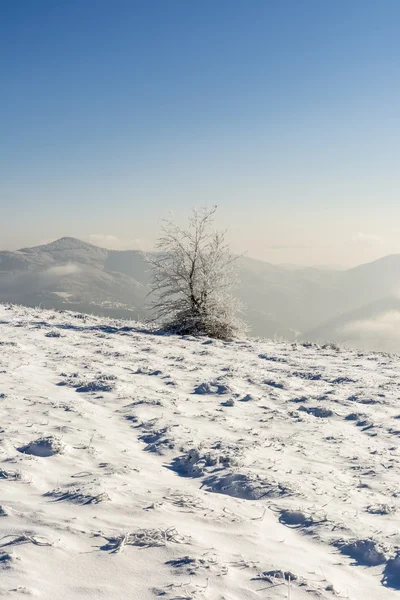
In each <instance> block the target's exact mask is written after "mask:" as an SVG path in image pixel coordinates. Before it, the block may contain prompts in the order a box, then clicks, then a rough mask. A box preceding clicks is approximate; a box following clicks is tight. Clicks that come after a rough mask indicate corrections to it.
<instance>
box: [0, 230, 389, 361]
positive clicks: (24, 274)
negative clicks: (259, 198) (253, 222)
mask: <svg viewBox="0 0 400 600" xmlns="http://www.w3.org/2000/svg"><path fill="white" fill-rule="evenodd" d="M239 271H240V272H239V275H240V284H239V285H238V287H237V289H236V294H237V295H238V296H239V297H240V298H241V299H242V300H243V302H244V304H245V306H246V320H247V321H248V323H249V325H250V328H251V335H254V336H261V337H278V338H285V339H288V340H295V339H299V338H300V339H307V338H309V339H321V336H327V337H324V338H323V339H325V340H331V341H344V342H349V343H351V344H355V345H357V343H358V341H360V344H361V346H362V344H363V340H362V339H361V337H360V338H358V337H357V334H356V333H355V332H356V329H354V328H352V327H347V325H348V319H349V318H352V317H353V316H354V318H356V319H358V318H360V317H359V315H366V314H367V313H368V311H369V307H372V306H374V307H375V308H377V307H379V306H381V307H382V311H383V312H380V313H379V315H378V320H377V321H376V315H375V313H374V315H373V318H374V319H375V323H378V324H377V325H375V329H374V328H373V331H376V335H375V334H374V335H372V334H371V335H370V336H369V337H368V343H369V344H370V346H369V348H370V349H378V350H397V351H400V337H399V339H398V340H394V339H392V338H391V339H390V340H388V342H387V343H386V339H385V331H386V328H385V327H382V328H381V329H380V330H379V323H380V322H381V320H382V319H383V321H385V319H386V316H385V315H386V312H384V311H385V310H386V308H385V305H386V304H388V303H389V302H388V299H389V298H395V297H396V296H397V293H398V291H399V282H400V255H392V256H387V257H384V258H382V259H379V260H377V261H374V262H372V263H369V264H365V265H360V266H359V267H356V268H353V269H348V270H345V271H335V270H329V269H315V268H296V267H288V266H278V265H271V264H268V263H265V262H263V261H259V260H255V259H251V258H241V259H240V262H239ZM148 291H149V273H148V267H147V265H146V263H145V260H144V258H143V255H142V253H141V252H139V251H135V250H127V251H115V250H107V249H104V248H98V247H96V246H93V245H91V244H87V243H85V242H82V241H80V240H77V239H74V238H61V239H60V240H57V241H55V242H52V243H50V244H46V245H42V246H37V247H34V248H23V249H21V250H19V251H17V252H0V302H12V303H18V304H23V305H26V306H32V307H34V306H42V307H44V308H56V309H67V310H76V311H81V312H85V313H89V314H96V315H99V316H111V317H114V318H128V319H132V318H135V319H141V320H143V319H146V318H147V317H148V316H149V314H148V311H147V309H146V303H147V302H146V298H147V294H148ZM375 308H373V311H375ZM396 312H397V308H396ZM371 318H372V315H371ZM335 323H337V324H338V326H336V325H335ZM342 323H343V324H345V325H346V331H350V330H351V331H352V334H351V335H350V336H347V337H346V336H343V330H342V328H341V326H340V324H342Z"/></svg>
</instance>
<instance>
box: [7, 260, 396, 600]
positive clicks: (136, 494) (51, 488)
mask: <svg viewBox="0 0 400 600" xmlns="http://www.w3.org/2000/svg"><path fill="white" fill-rule="evenodd" d="M71 250H73V249H71ZM0 348H1V350H2V352H1V353H0V423H1V431H0V450H1V453H0V478H1V486H2V494H1V496H2V500H1V501H2V504H1V507H0V523H1V525H2V535H1V536H0V538H1V539H0V564H1V566H2V577H1V580H0V596H3V597H4V598H11V597H14V596H16V597H17V596H18V594H21V595H22V594H23V595H24V596H33V597H38V598H42V599H43V600H53V599H54V598H59V599H68V600H81V599H82V600H83V599H87V598H96V599H97V598H107V600H120V599H121V598H124V599H125V598H135V599H136V598H138V599H139V598H140V600H150V599H153V598H157V597H163V598H165V599H166V600H178V599H179V600H183V599H186V600H187V599H198V600H228V599H229V600H258V599H260V598H267V597H268V598H270V599H271V600H278V599H285V598H286V599H287V598H292V599H293V600H307V599H310V598H319V599H320V600H333V599H334V598H337V597H339V598H340V597H341V598H348V599H349V600H360V598H363V599H364V598H368V600H392V599H393V600H395V598H397V597H398V592H399V589H400V535H399V530H398V509H399V497H400V496H399V487H398V481H399V475H400V473H399V471H400V456H399V445H398V440H399V435H400V429H399V416H400V415H399V409H398V393H399V392H398V371H399V360H400V359H399V357H397V356H386V355H383V354H375V353H359V352H357V351H351V350H341V349H340V348H338V347H334V346H327V347H324V348H321V347H318V346H315V345H312V344H304V345H303V344H288V343H274V342H272V341H266V340H251V339H247V340H242V341H232V342H221V341H215V340H210V339H206V338H198V339H197V338H193V337H181V338H179V337H167V336H159V335H154V334H152V333H151V332H148V331H146V330H144V329H143V327H141V326H140V325H139V324H137V323H133V322H126V321H117V320H110V319H105V318H100V317H95V316H87V315H84V314H80V313H71V312H68V311H65V312H63V313H56V312H52V311H45V310H38V309H32V308H24V307H13V306H0ZM355 449H356V451H355Z"/></svg>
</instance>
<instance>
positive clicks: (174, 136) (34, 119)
mask: <svg viewBox="0 0 400 600" xmlns="http://www.w3.org/2000/svg"><path fill="white" fill-rule="evenodd" d="M399 31H400V1H399V0H141V1H136V0H112V1H111V0H35V1H33V0H18V1H17V0H0V77H1V79H0V82H1V83H0V85H1V93H0V209H1V212H0V215H1V219H0V246H1V247H2V248H17V247H20V246H27V245H33V244H37V243H40V242H43V241H47V240H50V239H54V238H57V237H61V236H63V235H70V236H75V237H80V238H84V239H87V240H89V241H93V242H94V243H98V244H99V245H107V246H112V247H116V248H125V247H138V246H141V247H144V248H149V247H151V245H152V244H153V242H154V238H155V235H156V232H157V228H158V225H159V219H160V217H163V216H167V213H168V210H170V209H171V210H173V211H174V212H175V213H176V214H177V215H178V216H179V217H181V215H183V214H184V212H185V209H189V208H190V207H191V206H192V205H193V204H214V203H216V204H218V205H219V224H220V225H222V226H226V227H228V228H229V229H230V236H231V240H232V244H233V247H234V249H235V250H238V251H245V250H247V251H248V253H249V255H251V256H256V257H259V258H263V259H266V260H269V261H272V262H278V263H279V262H290V263H298V264H313V265H315V264H343V265H349V264H355V263H359V262H365V261H368V260H371V259H374V258H377V257H379V256H382V255H384V254H388V253H392V252H400V193H399V192H400V35H399Z"/></svg>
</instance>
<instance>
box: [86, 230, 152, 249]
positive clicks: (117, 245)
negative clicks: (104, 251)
mask: <svg viewBox="0 0 400 600" xmlns="http://www.w3.org/2000/svg"><path fill="white" fill-rule="evenodd" d="M85 239H86V241H88V242H89V243H90V244H94V245H95V246H100V247H101V248H108V249H109V250H136V249H137V248H139V247H140V245H141V240H140V239H139V238H136V239H130V240H124V239H120V238H118V237H116V236H115V235H111V234H107V233H91V234H89V235H88V236H87V237H86V238H85Z"/></svg>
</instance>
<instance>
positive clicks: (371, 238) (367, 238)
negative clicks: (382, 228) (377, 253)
mask: <svg viewBox="0 0 400 600" xmlns="http://www.w3.org/2000/svg"><path fill="white" fill-rule="evenodd" d="M352 239H353V241H354V242H368V243H369V242H380V241H381V237H380V236H379V235H377V234H376V233H364V232H362V231H358V232H357V233H354V234H353V238H352Z"/></svg>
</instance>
